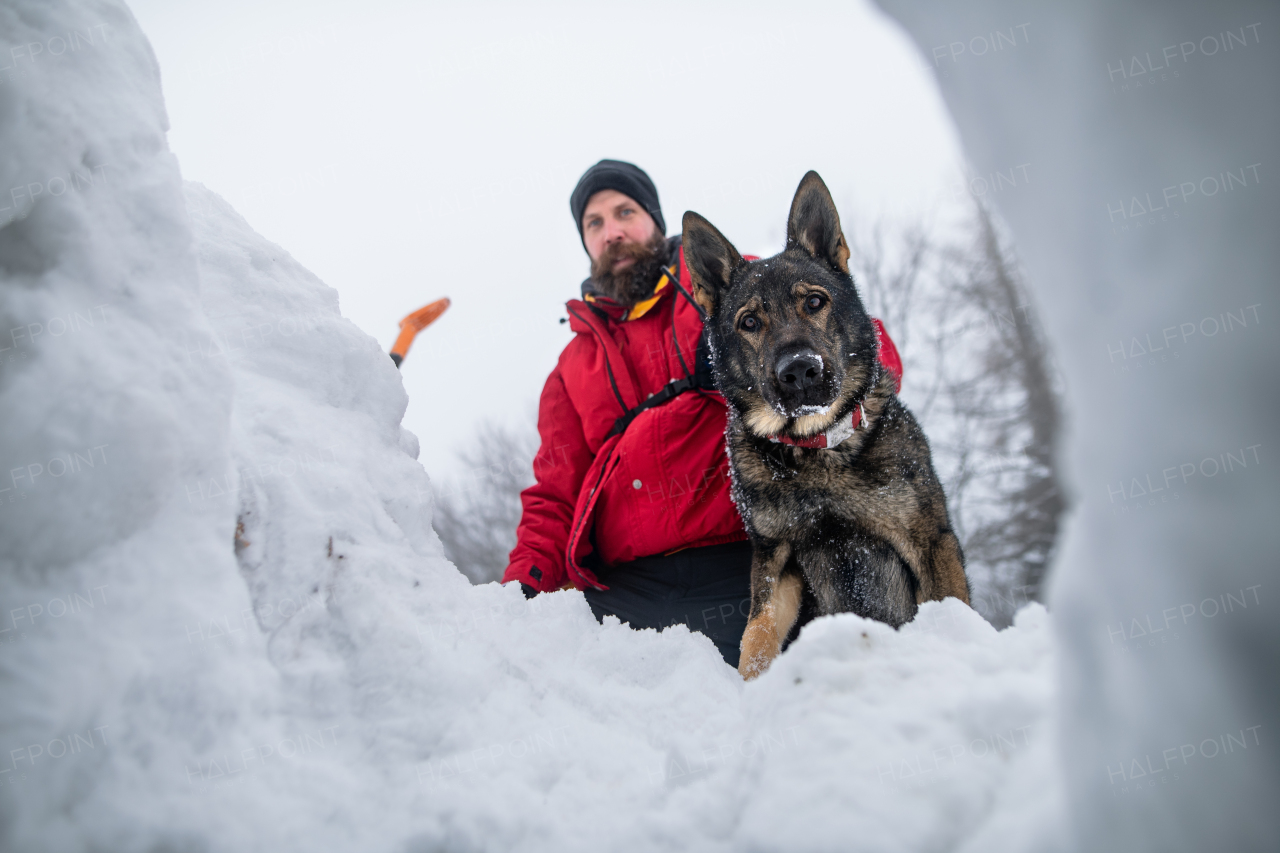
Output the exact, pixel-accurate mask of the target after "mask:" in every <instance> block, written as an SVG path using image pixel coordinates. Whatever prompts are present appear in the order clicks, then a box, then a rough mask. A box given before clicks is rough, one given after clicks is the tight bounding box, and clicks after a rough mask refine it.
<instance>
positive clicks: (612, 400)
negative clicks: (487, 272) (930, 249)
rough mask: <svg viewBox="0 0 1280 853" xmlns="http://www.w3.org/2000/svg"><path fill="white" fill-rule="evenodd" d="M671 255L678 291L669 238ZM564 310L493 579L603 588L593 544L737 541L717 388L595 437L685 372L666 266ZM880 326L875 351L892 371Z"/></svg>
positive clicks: (616, 548)
mask: <svg viewBox="0 0 1280 853" xmlns="http://www.w3.org/2000/svg"><path fill="white" fill-rule="evenodd" d="M678 264H679V275H680V283H681V284H682V285H683V286H684V288H685V290H686V292H690V291H691V290H692V283H691V280H690V278H689V270H688V269H687V268H686V267H685V263H684V249H683V248H681V249H680V250H679V254H678ZM587 299H591V297H587ZM567 308H568V310H569V327H570V328H571V329H572V330H573V331H574V332H576V333H577V336H576V337H575V338H574V339H573V340H572V341H570V342H569V344H568V346H566V347H565V348H564V352H562V353H561V354H560V361H559V363H558V364H557V365H556V368H555V370H553V371H552V372H551V376H550V377H548V379H547V384H546V386H545V387H544V388H543V389H542V399H541V402H540V404H539V407H538V432H539V434H540V436H541V439H542V445H541V447H540V448H539V450H538V454H537V456H535V457H534V460H533V473H534V477H535V478H536V480H537V482H536V483H535V484H534V485H532V486H530V487H529V488H527V489H525V490H524V492H523V493H522V494H521V496H520V497H521V501H522V502H523V505H524V514H523V516H522V517H521V519H520V526H519V528H518V529H517V531H516V547H515V548H514V549H513V550H512V551H511V556H510V557H509V563H508V566H507V570H506V573H505V574H504V575H503V578H502V580H503V582H504V583H506V582H508V581H520V582H522V583H526V584H528V585H529V586H531V587H533V588H534V589H538V590H553V589H557V588H559V587H560V586H563V585H564V584H565V582H566V581H568V582H571V583H572V584H573V585H574V586H576V587H577V588H578V589H585V588H587V587H592V586H593V587H597V588H601V589H603V588H604V587H603V586H602V585H601V584H600V583H599V582H598V581H597V580H596V576H595V573H594V572H592V571H591V569H589V568H588V567H587V566H586V565H584V560H586V558H587V557H588V556H589V555H590V554H591V553H592V552H593V551H596V552H597V556H598V560H599V562H601V563H603V564H604V565H614V564H617V563H625V562H629V561H631V560H635V559H637V558H639V557H646V556H649V555H652V554H667V553H671V552H674V551H679V550H682V549H684V548H695V547H699V546H704V545H718V544H721V543H725V542H735V541H740V540H743V539H746V538H747V534H746V531H745V529H744V527H743V524H742V519H741V517H740V516H739V515H738V510H737V507H735V506H734V505H733V502H732V501H731V500H730V498H729V461H728V458H727V456H726V454H725V438H724V431H725V425H726V420H727V417H728V410H727V407H726V404H725V401H724V398H723V397H721V396H720V395H719V394H717V393H715V392H713V391H703V392H697V391H686V392H685V393H683V394H680V395H679V396H677V397H675V398H674V399H672V400H670V401H668V402H666V403H664V404H662V405H660V406H656V407H654V408H652V409H648V410H646V411H644V412H641V413H640V414H639V415H638V416H637V417H636V418H635V420H634V421H632V422H631V424H630V425H629V426H628V427H627V428H626V430H625V431H624V432H622V433H621V434H620V435H615V436H612V437H606V436H608V434H609V432H610V430H612V429H613V427H614V423H615V422H616V421H617V419H618V418H619V417H621V416H622V415H623V414H624V413H625V412H626V411H628V410H629V409H632V408H634V407H635V406H637V405H638V404H639V403H641V402H642V401H643V400H645V399H646V398H647V397H648V396H649V395H650V394H653V393H655V392H657V391H659V390H660V389H662V388H663V386H665V385H666V384H667V383H668V382H670V381H671V380H672V379H682V378H684V377H685V376H687V375H688V371H692V370H694V369H695V359H696V355H697V349H698V338H699V336H700V335H701V332H702V318H701V317H700V316H699V314H698V312H697V310H696V309H695V308H694V307H693V306H692V305H691V304H690V303H689V300H688V299H686V298H684V296H683V295H681V294H680V293H679V292H677V291H676V289H675V288H674V287H672V286H671V283H670V282H669V281H668V280H667V278H666V277H664V278H663V279H662V280H661V281H660V282H659V284H658V288H657V290H656V291H655V293H654V296H653V297H652V298H650V299H648V300H646V301H644V302H641V303H639V304H638V305H636V306H635V307H633V308H631V309H630V310H629V311H628V310H627V309H624V308H622V307H620V306H617V305H614V304H613V303H611V302H609V301H608V300H595V301H583V300H579V299H573V300H570V301H569V302H568V304H567ZM673 323H674V330H673ZM878 325H879V324H878V323H877V326H878ZM880 331H881V360H882V361H883V362H884V363H885V365H886V366H887V367H889V368H890V369H894V368H896V370H895V372H896V373H897V374H899V375H901V372H902V367H901V363H900V362H899V361H898V354H897V350H896V349H894V347H893V342H892V341H890V340H889V338H888V336H887V335H885V334H884V333H883V330H880ZM673 338H674V339H675V340H673ZM677 340H678V342H679V351H678V352H677V349H676V341H677ZM682 357H683V363H682V362H681V358H682ZM686 366H687V368H688V369H687V370H686Z"/></svg>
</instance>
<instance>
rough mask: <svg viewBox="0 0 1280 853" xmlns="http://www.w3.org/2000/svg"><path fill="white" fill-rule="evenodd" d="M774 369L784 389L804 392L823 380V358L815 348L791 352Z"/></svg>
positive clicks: (779, 360)
mask: <svg viewBox="0 0 1280 853" xmlns="http://www.w3.org/2000/svg"><path fill="white" fill-rule="evenodd" d="M774 370H775V371H776V372H777V374H778V381H779V382H780V383H782V387H783V389H784V390H786V391H799V392H804V391H808V390H809V389H810V388H812V387H813V386H815V385H817V384H818V383H819V382H821V381H822V358H821V357H820V356H819V355H818V354H817V353H816V352H814V351H813V350H801V351H800V352H789V353H787V354H786V355H784V356H783V357H782V358H780V359H778V363H777V365H776V366H775V367H774Z"/></svg>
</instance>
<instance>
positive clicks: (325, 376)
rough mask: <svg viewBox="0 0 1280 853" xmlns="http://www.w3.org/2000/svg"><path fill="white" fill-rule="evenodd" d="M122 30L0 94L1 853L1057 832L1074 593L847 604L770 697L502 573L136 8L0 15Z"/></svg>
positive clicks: (684, 645) (23, 31)
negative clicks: (176, 134) (211, 171)
mask: <svg viewBox="0 0 1280 853" xmlns="http://www.w3.org/2000/svg"><path fill="white" fill-rule="evenodd" d="M99 24H101V25H103V26H102V28H101V29H98V30H94V31H93V32H95V33H97V36H96V38H97V41H96V42H94V43H88V42H87V41H82V42H81V44H80V48H79V49H78V50H76V51H75V52H66V53H65V55H64V54H55V53H54V51H53V50H52V48H50V49H49V50H47V51H45V52H41V53H39V54H38V55H36V61H35V62H34V63H32V65H31V68H30V73H28V74H26V75H25V76H20V77H18V78H16V79H14V80H13V81H12V82H8V83H5V84H4V85H3V86H0V116H3V121H0V178H3V179H5V180H7V181H8V184H7V185H8V186H15V187H16V186H20V185H21V186H24V187H31V188H32V189H31V190H30V191H28V193H27V194H26V195H25V196H23V197H22V200H21V204H20V205H19V207H18V208H17V209H16V210H15V211H13V212H12V214H11V216H12V217H13V218H11V219H10V220H9V221H7V222H5V223H4V224H3V226H2V227H0V285H2V287H0V318H2V319H3V320H5V321H7V322H8V325H7V326H5V327H4V328H6V329H13V330H15V332H14V333H11V334H10V335H9V337H8V339H6V340H2V341H0V345H3V344H10V346H9V352H3V353H0V357H4V359H5V360H4V362H3V373H2V374H0V405H3V407H4V411H5V412H6V426H5V429H4V430H3V432H2V433H0V453H3V455H4V457H5V458H6V459H8V460H9V468H10V469H11V470H10V471H9V476H8V477H7V478H6V481H5V482H4V483H0V486H4V487H8V488H7V491H5V492H0V500H2V501H3V502H2V503H0V507H3V511H0V535H2V536H3V541H4V542H5V544H6V547H5V549H4V552H3V554H2V555H0V577H3V584H4V586H3V598H4V602H5V605H4V614H5V615H4V617H3V618H4V624H3V625H0V629H2V630H0V644H2V645H3V649H2V651H0V681H2V682H3V696H4V701H3V703H0V732H3V742H0V790H3V791H4V796H3V797H0V847H3V848H4V849H21V850H30V851H39V850H50V851H54V850H56V851H75V850H91V849H95V850H96V849H110V850H121V851H124V850H155V849H175V850H176V849H182V850H210V851H213V850H228V851H230V850H303V849H361V850H392V851H400V850H403V851H429V850H565V849H569V850H578V849H615V850H617V849H628V850H632V849H633V850H649V849H654V848H656V847H663V848H674V849H688V850H743V849H748V850H750V849H779V848H782V849H795V850H825V849H850V847H856V848H857V849H864V850H895V851H896V850H934V849H953V848H961V847H964V846H965V845H966V844H967V845H969V847H970V848H971V849H974V850H1002V849H1009V850H1013V849H1027V848H1028V847H1040V848H1044V847H1050V846H1052V844H1051V843H1050V841H1051V839H1053V838H1056V837H1058V836H1059V834H1060V833H1059V829H1058V823H1057V822H1058V821H1059V817H1058V815H1059V800H1060V793H1059V790H1058V782H1057V778H1058V776H1057V769H1056V763H1055V762H1054V760H1053V759H1052V757H1051V753H1050V749H1049V744H1050V743H1051V742H1052V734H1051V732H1050V726H1051V722H1050V720H1049V708H1050V705H1051V700H1052V679H1051V666H1052V662H1051V655H1052V650H1051V646H1050V635H1051V632H1050V628H1049V625H1048V617H1047V615H1046V614H1045V612H1044V611H1043V609H1041V608H1039V607H1038V606H1033V607H1031V608H1028V609H1026V610H1024V611H1023V612H1022V613H1021V614H1019V617H1018V620H1017V622H1016V624H1015V625H1014V627H1012V628H1009V629H1007V630H1005V631H1003V632H999V633H997V632H996V631H994V630H993V629H991V628H990V627H989V626H988V625H987V624H986V623H985V622H983V621H982V620H981V618H980V617H978V616H977V615H976V614H975V613H973V611H971V610H969V609H968V608H966V607H964V606H963V605H961V604H959V603H958V602H956V601H947V602H942V603H931V604H928V605H925V606H924V607H923V608H922V609H921V612H920V616H919V617H918V618H917V619H916V621H915V622H913V623H912V624H910V625H908V626H905V627H904V628H903V629H902V630H900V631H896V632H895V631H893V630H892V629H890V628H888V627H887V626H884V625H882V624H879V623H875V622H870V621H867V620H864V619H860V618H858V617H855V616H852V615H843V616H838V617H833V618H827V619H822V620H819V621H817V622H815V623H813V624H812V625H810V626H808V627H807V628H806V630H805V631H804V633H803V634H802V636H801V637H800V639H799V640H798V641H797V642H796V643H795V644H794V646H793V647H792V648H791V649H790V650H789V651H788V652H787V653H786V654H785V655H783V656H782V657H781V658H780V659H779V660H778V661H777V662H776V663H775V665H774V667H773V668H772V669H771V670H770V671H769V672H768V673H766V674H765V675H764V676H763V677H762V678H760V679H759V680H757V681H755V682H752V683H751V684H745V685H744V684H743V683H742V681H741V680H740V679H739V678H738V675H737V673H736V672H734V671H733V670H731V669H730V668H729V667H727V666H726V665H725V664H724V663H723V661H722V660H721V658H720V656H719V654H718V653H717V652H716V650H715V648H714V646H713V645H712V644H711V642H710V641H709V640H707V639H706V638H705V637H702V636H701V635H697V634H692V633H690V632H689V631H688V630H687V629H684V628H683V627H678V628H674V629H669V630H667V631H664V632H662V633H657V632H654V631H633V630H631V629H629V628H627V627H626V626H623V625H621V624H619V623H618V622H617V621H616V620H613V619H609V620H606V623H605V624H604V625H599V624H597V623H596V621H595V620H594V619H593V618H592V616H591V612H590V609H589V608H588V606H587V604H586V602H585V600H584V599H583V597H582V595H581V594H580V593H577V592H559V593H551V594H546V595H542V596H539V597H538V598H536V599H534V600H533V601H526V600H525V599H524V597H523V596H522V595H521V594H520V592H519V591H518V590H516V589H512V588H504V587H500V586H497V585H493V584H491V585H487V586H481V587H472V586H471V585H470V584H469V583H467V582H466V580H465V579H464V578H463V577H462V576H461V575H460V574H459V573H458V572H457V571H456V570H455V569H454V568H453V567H452V566H451V565H450V564H449V563H448V562H447V561H446V560H445V559H444V557H443V556H442V553H441V548H440V544H439V540H438V539H437V537H436V535H435V533H434V532H433V531H432V530H431V527H430V520H431V485H430V482H429V480H428V478H427V476H426V474H425V472H424V471H423V470H422V468H421V466H420V465H419V464H418V463H417V462H416V456H417V441H416V439H415V438H414V437H413V436H412V435H411V434H409V433H407V432H406V431H404V430H403V429H402V428H401V427H400V419H401V416H402V414H403V412H404V409H405V404H406V397H405V393H404V390H403V387H402V385H401V383H400V381H399V375H398V373H397V371H396V370H395V368H394V366H393V365H392V363H391V361H390V359H389V358H388V357H387V355H386V354H385V353H384V352H382V351H381V350H380V349H379V347H378V345H377V344H376V342H375V341H374V340H373V339H372V338H370V337H369V336H367V335H365V334H364V333H362V332H361V331H360V330H359V329H357V328H356V327H355V326H354V325H352V324H351V323H350V322H348V321H346V320H344V319H343V318H342V317H341V315H340V312H339V310H338V300H337V295H336V293H335V292H334V291H333V290H332V289H330V288H328V287H326V286H325V285H324V284H323V283H322V282H320V281H319V280H318V279H316V277H315V276H313V275H311V274H310V273H309V272H307V271H306V270H305V269H303V268H302V267H301V266H300V265H299V264H297V263H296V262H295V261H294V260H293V259H292V258H290V257H289V255H288V254H287V253H286V252H284V251H283V250H282V249H281V248H280V247H278V246H275V245H272V244H271V243H269V242H267V241H266V240H264V239H262V238H261V237H260V236H259V235H257V234H256V233H254V231H253V230H252V229H251V228H250V227H249V226H248V224H247V223H245V222H244V220H243V219H242V218H241V217H239V216H238V215H237V214H236V213H235V212H234V211H233V210H232V209H231V208H230V207H229V206H228V205H227V204H226V203H225V202H223V201H222V200H221V199H220V198H219V197H217V196H216V195H215V194H213V193H211V192H210V191H208V190H207V189H205V188H203V187H200V186H197V185H186V186H185V187H184V186H183V184H182V182H181V179H180V176H179V171H178V167H177V163H176V162H175V160H174V158H173V156H172V155H171V154H170V153H169V152H168V149H167V145H166V142H165V131H166V119H165V115H164V109H163V102H162V98H161V94H160V88H159V72H158V69H157V68H156V65H155V61H154V58H153V57H152V54H151V51H150V48H149V46H148V45H147V43H146V40H145V39H144V37H143V36H142V34H141V33H140V32H139V31H138V29H137V26H136V24H135V23H134V21H133V19H132V17H131V16H130V15H129V13H128V11H127V10H126V9H124V7H122V6H121V5H119V4H117V3H109V2H92V1H91V0H83V2H71V0H61V2H44V0H41V2H29V3H11V4H9V5H7V6H4V7H0V29H2V30H3V31H4V32H5V33H7V34H10V36H11V41H12V42H13V43H15V44H19V43H20V44H26V45H30V44H36V43H40V44H43V45H45V46H50V45H55V44H56V43H55V42H54V41H53V39H55V38H62V39H64V40H65V39H66V38H67V34H68V33H69V32H83V31H84V30H85V28H86V27H88V26H90V25H93V26H97V25H99ZM28 52H30V49H28ZM76 174H90V175H98V176H99V178H98V179H95V180H94V181H93V182H88V181H87V180H83V181H81V183H80V185H79V186H77V188H76V189H75V190H74V191H62V192H58V193H54V192H52V191H51V190H48V191H45V190H42V191H41V192H39V193H37V192H34V186H35V184H36V183H37V182H39V183H40V185H41V186H42V187H43V188H46V189H47V188H49V187H50V186H51V185H52V181H51V179H52V178H53V177H55V176H63V180H64V183H63V186H64V189H65V187H66V185H67V182H68V181H70V180H72V178H71V177H70V176H74V175H76ZM102 175H105V176H106V177H105V179H104V178H102V177H101V176H102ZM15 198H17V197H16V196H15ZM89 312H93V313H89ZM77 318H81V319H77ZM91 318H94V319H93V322H92V323H91V322H89V321H90V319H91ZM55 320H60V324H59V323H57V322H55ZM37 327H39V329H40V333H37V332H36V328H37ZM55 329H57V330H58V331H56V332H55ZM17 330H22V332H21V334H17ZM15 334H16V335H17V336H16V337H15V336H14V335H15ZM442 411H443V406H442ZM442 416H444V415H443V414H442ZM59 460H60V461H59ZM91 463H92V464H91ZM55 471H57V472H60V473H55Z"/></svg>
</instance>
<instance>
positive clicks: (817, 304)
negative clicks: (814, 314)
mask: <svg viewBox="0 0 1280 853" xmlns="http://www.w3.org/2000/svg"><path fill="white" fill-rule="evenodd" d="M826 304H827V298H826V297H825V296H821V295H819V294H817V293H815V294H813V295H812V296H810V297H809V298H808V299H806V300H805V301H804V306H805V307H806V308H808V309H809V310H810V311H818V310H821V308H822V306H823V305H826Z"/></svg>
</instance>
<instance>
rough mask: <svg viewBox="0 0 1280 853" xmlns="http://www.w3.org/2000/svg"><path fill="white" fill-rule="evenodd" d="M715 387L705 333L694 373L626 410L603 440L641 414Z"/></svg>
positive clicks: (699, 347) (667, 385) (613, 434)
mask: <svg viewBox="0 0 1280 853" xmlns="http://www.w3.org/2000/svg"><path fill="white" fill-rule="evenodd" d="M715 387H716V386H715V380H714V379H713V378H712V375H711V348H710V346H709V345H708V343H707V335H706V332H703V333H702V336H701V337H700V338H698V361H697V364H696V365H695V369H694V372H693V373H691V374H689V375H688V376H686V377H684V378H683V379H672V380H671V381H670V382H668V383H667V384H666V385H663V386H662V387H661V388H660V389H658V390H657V391H655V392H654V393H652V394H650V395H649V397H648V399H646V400H645V401H644V402H643V403H641V404H640V405H638V406H636V407H635V408H634V409H630V410H628V411H627V413H626V414H624V415H623V416H622V417H620V418H618V419H617V420H616V421H614V423H613V429H611V430H609V434H608V435H606V436H605V438H611V437H613V436H615V435H619V434H620V433H622V432H625V431H626V429H627V427H629V426H631V422H632V421H634V420H635V419H636V418H637V417H638V416H639V414H640V413H641V412H644V411H647V410H649V409H652V408H656V407H657V406H661V405H662V404H663V403H665V402H667V401H668V400H673V399H675V398H676V397H679V396H680V395H681V394H683V393H684V392H686V391H698V392H699V393H701V391H702V390H704V389H705V390H707V391H713V390H715Z"/></svg>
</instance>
